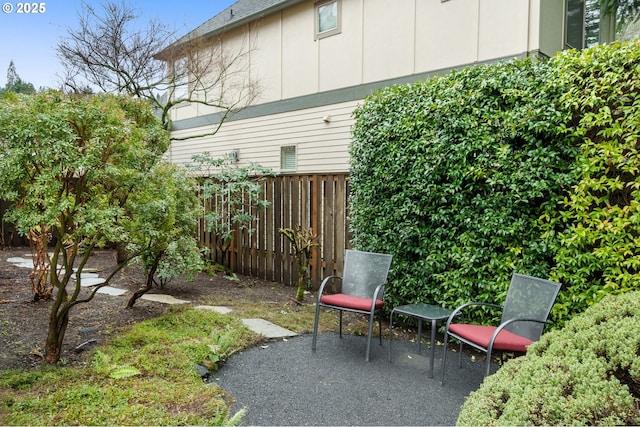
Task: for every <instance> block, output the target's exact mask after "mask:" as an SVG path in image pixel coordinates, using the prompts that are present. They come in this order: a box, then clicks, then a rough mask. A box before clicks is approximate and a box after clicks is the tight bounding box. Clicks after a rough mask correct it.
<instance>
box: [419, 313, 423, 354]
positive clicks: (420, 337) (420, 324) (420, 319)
mask: <svg viewBox="0 0 640 427" xmlns="http://www.w3.org/2000/svg"><path fill="white" fill-rule="evenodd" d="M421 342H422V318H421V317H419V318H418V354H420V343H421Z"/></svg>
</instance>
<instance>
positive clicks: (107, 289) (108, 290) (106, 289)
mask: <svg viewBox="0 0 640 427" xmlns="http://www.w3.org/2000/svg"><path fill="white" fill-rule="evenodd" d="M96 292H97V293H99V294H106V295H113V296H120V295H124V294H126V293H127V291H126V290H124V289H118V288H114V287H112V286H103V287H101V288H100V289H98V290H97V291H96Z"/></svg>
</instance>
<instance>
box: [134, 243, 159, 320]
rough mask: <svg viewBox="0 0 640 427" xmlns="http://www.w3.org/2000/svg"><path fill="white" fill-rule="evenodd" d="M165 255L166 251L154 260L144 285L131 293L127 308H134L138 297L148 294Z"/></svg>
mask: <svg viewBox="0 0 640 427" xmlns="http://www.w3.org/2000/svg"><path fill="white" fill-rule="evenodd" d="M163 255H164V251H163V252H162V253H160V254H158V255H157V256H156V258H155V259H154V260H153V265H152V266H151V268H150V269H149V270H148V271H147V276H146V280H145V285H144V287H142V288H140V289H138V290H137V291H135V292H134V293H133V295H131V298H129V302H128V303H127V308H132V307H133V306H134V304H135V303H136V301H137V300H138V298H140V297H141V296H142V295H144V294H146V293H147V292H149V291H150V290H151V289H152V288H153V276H155V274H156V271H157V270H158V266H159V265H160V260H161V259H162V256H163Z"/></svg>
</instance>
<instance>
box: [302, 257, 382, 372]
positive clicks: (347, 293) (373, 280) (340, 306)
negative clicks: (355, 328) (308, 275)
mask: <svg viewBox="0 0 640 427" xmlns="http://www.w3.org/2000/svg"><path fill="white" fill-rule="evenodd" d="M391 258H392V256H391V255H386V254H379V253H374V252H363V251H356V250H347V251H346V252H345V259H344V269H343V274H342V277H340V276H329V277H326V278H325V279H324V280H323V281H322V284H321V285H320V290H319V291H318V302H317V303H316V317H315V321H314V325H313V343H312V345H311V349H312V350H313V351H315V350H316V338H317V335H318V319H319V317H320V307H325V308H330V309H334V310H338V311H339V313H340V338H342V313H343V312H344V311H350V312H353V313H362V314H367V315H369V335H368V339H367V354H366V357H365V360H366V361H367V362H368V361H369V356H370V353H371V336H372V335H373V323H374V321H375V312H376V310H377V311H378V312H379V313H380V318H379V319H378V323H379V324H380V344H382V323H380V320H381V318H382V310H381V309H382V306H383V305H384V298H383V295H384V286H385V284H386V282H387V274H388V273H389V267H390V266H391ZM334 280H337V281H340V282H341V290H340V292H339V293H336V294H329V293H327V294H325V288H326V286H327V284H329V283H332V282H333V281H334ZM326 290H327V291H328V289H326Z"/></svg>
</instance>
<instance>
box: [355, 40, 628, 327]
mask: <svg viewBox="0 0 640 427" xmlns="http://www.w3.org/2000/svg"><path fill="white" fill-rule="evenodd" d="M638 52H640V48H639V44H638V43H632V44H627V45H621V44H614V45H610V46H601V47H598V48H593V49H590V50H585V51H582V52H576V51H569V52H565V53H563V54H562V55H560V56H558V57H557V58H553V59H551V60H550V61H535V60H530V59H524V60H514V61H511V62H507V63H500V64H495V65H482V66H474V67H469V68H466V69H463V70H460V71H455V72H452V73H450V74H447V75H443V76H438V77H435V78H431V79H429V80H427V81H423V82H418V83H415V84H412V85H405V86H395V87H390V88H387V89H384V90H381V91H379V92H377V93H375V94H373V95H372V96H370V97H369V98H367V100H366V101H365V103H364V104H363V105H362V106H360V107H359V108H358V109H357V110H356V111H355V113H354V116H355V119H356V122H355V125H354V129H353V137H354V138H353V143H352V145H351V148H350V154H351V159H352V160H351V161H352V163H351V171H350V179H351V184H352V194H351V199H350V209H351V212H350V215H351V226H352V229H353V230H352V231H353V232H354V236H355V239H354V242H353V243H354V245H355V246H356V247H357V248H359V249H363V250H373V251H380V252H386V253H390V254H393V255H394V262H393V265H392V271H391V272H390V277H389V285H388V287H387V291H386V297H385V298H386V299H387V301H388V302H389V304H388V306H389V307H391V306H394V305H397V304H400V303H409V302H415V301H425V302H431V303H437V304H443V305H446V306H452V307H453V306H456V305H458V304H460V303H462V302H465V301H470V300H474V301H491V302H495V301H502V300H503V299H504V296H505V294H506V290H507V287H508V284H509V278H510V276H511V274H512V273H513V272H514V271H517V272H521V273H527V274H532V275H536V276H541V277H551V278H552V279H555V280H558V281H561V282H562V283H563V284H564V286H563V290H562V292H561V294H562V295H561V296H560V298H559V300H558V304H557V307H556V308H555V309H554V312H553V317H554V319H555V320H559V321H560V322H562V321H564V320H565V319H566V318H568V317H569V316H570V315H572V314H573V313H576V312H578V311H581V310H583V309H584V308H586V306H588V305H590V304H592V303H593V302H595V301H597V300H598V299H600V298H601V297H602V295H604V294H607V293H609V292H612V291H614V290H629V289H632V288H634V287H637V286H638V285H637V284H638V283H640V280H638V279H640V276H637V272H636V270H635V267H636V266H637V265H638V263H639V262H640V258H639V257H638V256H637V253H636V252H637V250H636V248H637V247H638V245H636V243H637V241H636V239H638V238H640V237H638V236H639V235H640V233H637V232H636V229H635V227H636V225H640V215H638V211H637V209H636V207H637V206H638V205H637V197H636V191H637V188H639V187H640V182H637V181H636V175H637V174H636V172H637V167H638V162H637V161H636V157H635V156H636V143H637V140H638V138H637V132H638V129H640V126H638V125H639V124H640V123H638V118H639V117H640V116H639V114H640V113H638V112H637V111H638V108H635V111H634V108H633V106H634V105H636V106H638V105H640V102H638V101H637V96H638V94H639V93H640V91H639V89H640V80H639V79H638V76H637V71H638V68H639V67H640V59H639V58H638ZM607 109H608V110H607ZM606 111H609V115H607V114H606ZM586 217H588V218H589V219H590V220H591V221H590V222H589V223H588V224H587V223H586V222H585V218H586ZM615 229H623V230H624V231H621V232H620V233H618V234H617V235H615V236H613V235H610V234H609V233H610V232H611V231H613V230H615ZM623 235H624V236H623ZM612 240H613V241H614V242H615V244H614V242H612ZM605 259H606V261H605ZM595 261H597V262H595ZM625 274H626V275H628V276H625V277H624V278H621V275H625ZM607 277H610V279H607ZM489 316H490V315H489V314H488V313H485V314H482V315H481V317H483V318H484V319H486V318H487V317H489Z"/></svg>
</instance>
